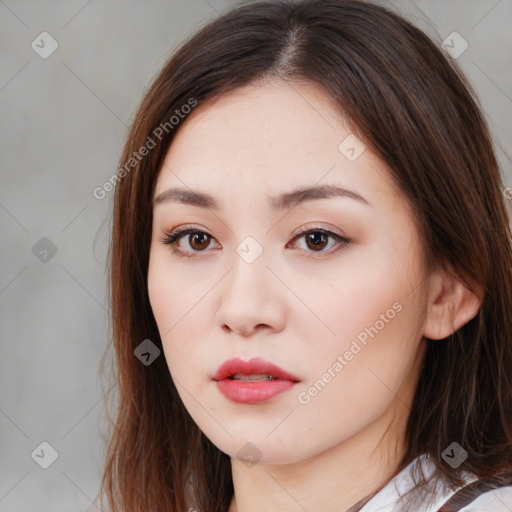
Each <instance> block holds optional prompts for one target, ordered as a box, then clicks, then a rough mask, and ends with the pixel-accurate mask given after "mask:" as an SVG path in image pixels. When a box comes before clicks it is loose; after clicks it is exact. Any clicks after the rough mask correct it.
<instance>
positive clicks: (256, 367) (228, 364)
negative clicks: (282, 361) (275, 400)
mask: <svg viewBox="0 0 512 512" xmlns="http://www.w3.org/2000/svg"><path fill="white" fill-rule="evenodd" d="M224 379H230V380H242V381H253V382H260V381H262V382H265V381H270V380H279V379H281V380H288V381H291V382H300V379H299V378H298V377H296V376H295V375H292V374H291V373H289V372H287V371H285V370H283V369H282V368H280V367H279V366H277V365H275V364H274V363H271V362H270V361H267V360H265V359H262V358H260V357H254V358H252V359H249V361H244V360H242V359H240V358H238V357H237V358H235V359H229V360H227V361H225V362H224V363H223V364H222V365H221V366H220V367H219V368H218V370H217V371H216V373H215V375H214V376H213V380H217V381H219V380H224Z"/></svg>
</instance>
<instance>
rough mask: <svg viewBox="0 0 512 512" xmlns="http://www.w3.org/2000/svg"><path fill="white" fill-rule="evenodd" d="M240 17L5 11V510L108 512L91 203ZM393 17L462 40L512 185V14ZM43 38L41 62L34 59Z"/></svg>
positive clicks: (175, 7)
mask: <svg viewBox="0 0 512 512" xmlns="http://www.w3.org/2000/svg"><path fill="white" fill-rule="evenodd" d="M236 3H237V2H235V1H234V0H231V1H230V0H208V1H207V0H189V1H185V0H182V1H178V0H172V1H170V0H169V1H157V0H152V1H147V2H141V1H139V2H137V1H134V0H125V1H101V0H90V1H86V0H73V1H66V2H64V1H36V0H33V1H28V0H19V1H18V0H3V1H2V0H0V48H1V55H0V70H1V71H0V109H1V124H0V131H1V136H0V141H1V142H0V145H1V151H0V155H1V184H2V186H1V189H0V223H1V230H2V243H1V249H0V251H1V266H0V324H1V332H2V345H1V347H2V351H1V357H0V439H1V441H0V443H1V445H0V447H1V455H0V457H1V459H0V460H1V465H0V512H20V511H35V510H37V511H41V512H44V511H60V510H67V511H85V510H87V509H89V510H99V508H97V507H96V506H95V505H93V504H92V500H93V499H94V497H95V496H96V493H97V490H98V484H99V478H100V474H101V465H102V460H103V459H102V457H103V454H104V444H103V441H102V438H101V432H102V430H103V428H104V426H105V421H104V418H103V414H104V411H103V406H104V403H105V401H104V395H105V393H106V392H107V389H106V386H107V384H105V383H102V381H101V380H100V378H99V368H98V364H99V361H100V358H101V356H102V354H103V352H104V349H105V346H106V343H107V338H108V331H107V329H108V311H107V308H106V300H107V295H106V293H107V292H106V268H105V258H106V251H107V246H108V235H109V229H110V220H109V215H110V199H111V193H110V194H109V195H108V197H107V198H105V199H103V200H97V199H95V198H94V197H93V195H92V191H93V189H94V188H95V187H98V186H101V185H102V184H103V183H104V182H105V180H107V179H108V178H109V177H110V176H112V174H113V173H115V171H116V169H117V163H118V159H119V157H120V152H121V148H122V145H123V142H124V137H125V136H126V134H127V129H128V126H129V123H130V120H131V119H132V116H133V114H134V111H135V108H136V107H137V105H138V103H139V101H140V100H141V98H142V95H143V92H144V90H145V88H146V87H147V85H148V84H149V82H150V80H151V79H152V77H153V76H154V75H155V74H156V73H157V72H158V71H159V70H160V68H161V66H162V64H163V63H164V61H165V60H166V59H167V57H168V55H169V54H170V52H171V51H172V50H173V48H175V47H176V46H177V45H178V44H179V43H180V41H182V40H183V39H184V38H185V37H187V36H188V35H189V34H191V33H193V32H194V31H195V30H197V29H198V28H199V26H200V25H202V24H203V23H205V22H206V21H208V20H209V19H212V18H214V17H216V16H218V14H220V13H222V12H224V11H225V10H226V9H228V8H230V7H232V6H234V5H236ZM382 3H385V2H382ZM391 4H392V5H394V6H395V7H396V8H397V9H398V10H399V11H400V12H401V13H403V14H406V15H407V16H408V17H409V18H410V19H411V20H413V21H414V22H415V23H416V24H417V25H419V26H420V27H422V28H423V29H424V30H426V31H427V32H428V33H429V34H430V35H431V36H432V37H433V38H434V39H435V40H436V41H438V42H439V44H441V41H442V40H443V39H444V38H446V37H447V36H448V35H449V34H451V33H452V32H453V31H456V32H458V33H460V34H461V35H462V37H463V38H464V39H465V40H466V41H467V42H468V44H469V48H468V49H467V50H466V51H465V52H464V53H463V54H462V55H461V56H460V57H458V59H457V60H458V61H459V62H460V63H461V65H462V67H463V69H464V70H465V72H466V73H467V75H468V76H469V78H470V81H471V82H472V83H473V85H474V87H475V88H476V90H477V92H478V94H479V96H480V98H481V101H482V104H483V108H484V113H485V115H486V117H487V119H488V121H489V123H490V127H491V130H492V133H493V136H494V139H495V144H496V150H497V155H498V158H499V160H500V162H501V165H502V169H503V173H504V181H505V184H506V185H510V184H512V159H511V157H510V156H508V155H507V153H509V155H510V154H511V153H512V58H511V55H512V31H511V30H510V25H511V22H512V0H501V1H497V0H454V1H446V0H416V1H415V2H412V1H409V0H404V1H394V2H391ZM43 31H47V32H48V33H49V34H51V36H52V37H53V38H54V39H55V40H56V41H57V42H58V45H59V46H58V49H57V50H56V51H55V52H54V53H53V54H52V55H51V56H49V57H48V58H47V59H43V58H42V57H40V56H39V54H38V53H36V51H34V50H33V49H32V47H31V43H32V41H34V40H35V41H36V42H37V41H40V38H38V36H39V34H41V32H43ZM39 44H40V43H39ZM45 48H46V49H48V48H49V46H48V40H46V44H45ZM42 238H44V239H43V241H41V239H42ZM47 239H48V240H49V241H51V243H50V242H49V241H48V240H47ZM36 244H37V245H36ZM34 246H35V248H34ZM52 247H54V250H55V249H56V250H57V252H56V253H55V254H52V250H51V248H52ZM45 249H46V250H48V251H49V252H48V253H47V254H46V253H44V252H42V251H44V250H45ZM41 260H42V261H41ZM43 441H46V442H48V443H50V445H51V446H52V447H53V448H54V449H55V450H57V452H58V458H57V459H56V460H55V462H54V463H53V464H52V465H51V466H50V467H48V469H42V468H41V467H40V466H39V465H38V464H36V462H35V461H34V460H33V458H32V457H31V454H32V453H33V452H34V450H36V448H37V450H36V452H35V453H36V454H39V456H40V457H39V459H38V460H41V461H42V460H43V459H44V460H49V459H48V457H49V456H50V454H49V451H48V449H46V451H44V450H45V448H44V447H43V452H41V448H40V447H39V445H40V443H41V442H43ZM38 447H39V448H38ZM43 453H44V456H43V455H42V454H43ZM35 457H36V456H35ZM36 458H37V457H36Z"/></svg>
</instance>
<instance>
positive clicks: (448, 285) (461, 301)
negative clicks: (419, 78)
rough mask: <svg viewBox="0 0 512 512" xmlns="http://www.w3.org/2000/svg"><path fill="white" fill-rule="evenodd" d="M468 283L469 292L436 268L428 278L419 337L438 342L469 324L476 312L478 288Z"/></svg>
mask: <svg viewBox="0 0 512 512" xmlns="http://www.w3.org/2000/svg"><path fill="white" fill-rule="evenodd" d="M471 284H472V288H473V290H475V291H471V290H470V289H469V288H468V287H467V286H466V285H465V284H464V283H463V282H462V281H460V280H459V279H458V278H457V277H455V275H454V274H452V273H450V272H449V271H447V270H445V269H441V268H438V269H437V270H436V271H434V273H432V274H431V275H430V277H429V279H428V290H429V291H428V305H427V308H428V309H427V316H426V320H425V324H424V328H423V336H424V337H425V338H429V339H432V340H441V339H444V338H446V337H447V336H450V334H452V333H454V332H455V331H456V330H457V329H459V328H460V327H462V326H463V325H464V324H466V323H467V322H469V321H470V320H471V319H472V318H473V317H474V316H475V315H476V314H477V313H478V310H479V309H480V306H481V305H482V300H483V289H482V286H480V285H477V284H473V283H471Z"/></svg>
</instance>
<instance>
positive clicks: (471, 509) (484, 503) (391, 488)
mask: <svg viewBox="0 0 512 512" xmlns="http://www.w3.org/2000/svg"><path fill="white" fill-rule="evenodd" d="M417 464H421V465H422V468H423V473H424V474H425V477H426V478H427V479H428V478H429V477H430V476H431V475H432V473H433V472H434V470H435V467H434V465H433V463H432V462H431V461H430V459H429V457H428V456H427V455H426V454H423V455H420V456H419V457H417V458H416V459H415V460H413V461H412V462H411V463H410V464H409V465H408V466H407V467H405V468H404V469H403V470H402V471H401V472H400V473H399V474H398V475H396V476H395V477H394V478H392V479H391V480H390V481H389V482H388V483H387V484H386V485H385V486H384V487H383V488H382V489H381V490H380V491H379V492H378V493H377V494H376V495H375V496H374V497H373V498H372V499H371V500H370V501H369V502H368V503H366V505H365V506H364V507H363V508H362V509H361V510H360V512H436V511H437V510H438V509H439V508H440V507H441V506H442V505H443V504H444V503H446V502H447V501H448V499H449V498H450V497H451V496H452V495H453V494H455V493H456V492H457V491H458V490H459V489H460V488H461V487H458V488H456V489H450V488H448V486H447V484H445V485H438V488H437V491H436V492H434V488H433V486H432V485H430V484H432V483H433V482H431V483H430V484H429V485H427V486H426V487H424V488H422V490H421V491H419V492H420V493H421V494H422V495H424V494H426V495H429V496H430V495H432V499H431V500H430V503H427V504H425V505H423V506H421V508H419V509H418V507H417V506H412V505H410V504H409V505H408V504H407V501H404V502H403V504H402V505H401V506H400V501H399V497H400V495H403V494H405V493H406V491H408V490H410V489H412V488H413V487H414V481H413V480H412V477H411V471H412V470H413V469H416V467H417ZM462 478H463V479H464V480H465V481H466V482H467V483H471V482H473V481H475V480H477V479H478V478H477V477H476V476H475V475H473V474H470V473H466V472H463V474H462ZM428 491H430V492H428ZM416 496H417V495H416V494H415V493H411V497H412V498H414V497H416ZM460 510H461V512H512V486H507V487H500V488H498V489H492V490H490V491H486V492H484V493H483V494H481V495H480V496H479V497H478V498H476V499H475V500H474V501H473V502H472V503H470V504H469V505H467V506H466V507H464V508H461V509H460Z"/></svg>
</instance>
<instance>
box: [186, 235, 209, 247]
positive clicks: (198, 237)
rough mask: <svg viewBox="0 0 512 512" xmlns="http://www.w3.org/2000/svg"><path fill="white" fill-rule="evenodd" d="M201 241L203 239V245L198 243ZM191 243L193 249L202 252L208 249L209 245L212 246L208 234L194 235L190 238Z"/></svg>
mask: <svg viewBox="0 0 512 512" xmlns="http://www.w3.org/2000/svg"><path fill="white" fill-rule="evenodd" d="M201 239H203V242H202V243H201V242H200V241H199V242H198V240H201ZM196 242H197V244H198V246H197V245H196ZM189 243H190V246H191V247H193V248H194V249H196V250H199V251H200V250H202V249H206V247H208V245H209V244H210V236H209V235H207V234H206V233H193V234H191V235H190V236H189Z"/></svg>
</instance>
